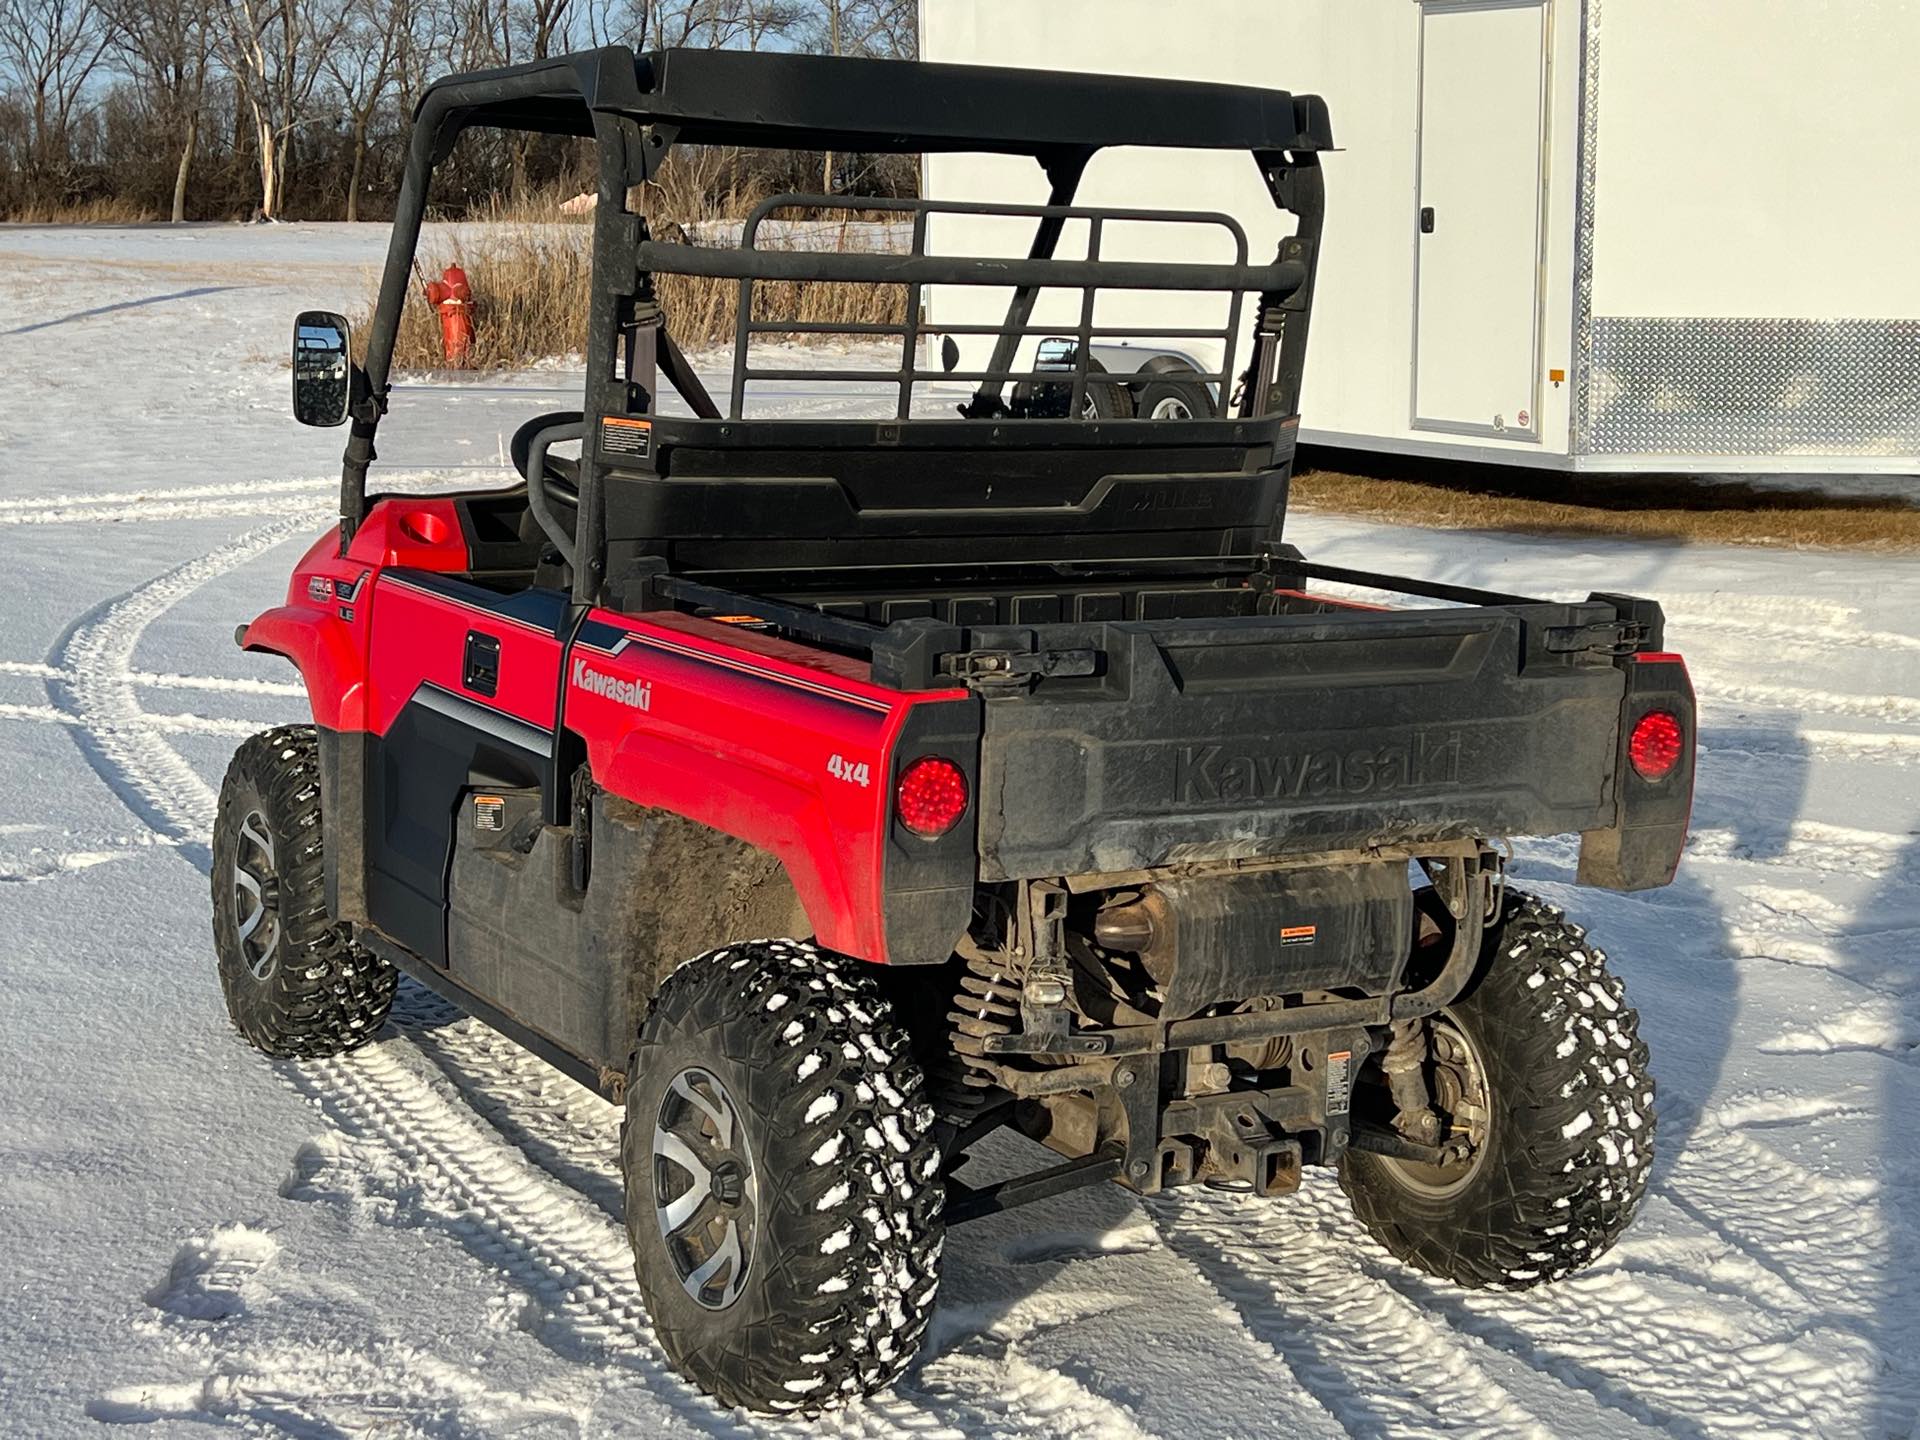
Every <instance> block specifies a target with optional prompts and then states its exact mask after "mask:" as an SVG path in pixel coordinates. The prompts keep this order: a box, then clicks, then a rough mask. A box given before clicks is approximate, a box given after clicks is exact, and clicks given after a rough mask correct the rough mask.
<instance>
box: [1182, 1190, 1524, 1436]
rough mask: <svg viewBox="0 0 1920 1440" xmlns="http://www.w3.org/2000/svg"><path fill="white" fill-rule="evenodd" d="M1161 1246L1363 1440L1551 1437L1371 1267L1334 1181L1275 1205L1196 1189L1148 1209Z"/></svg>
mask: <svg viewBox="0 0 1920 1440" xmlns="http://www.w3.org/2000/svg"><path fill="white" fill-rule="evenodd" d="M1146 1210H1147V1214H1148V1216H1149V1217H1150V1218H1151V1219H1152V1221H1153V1225H1154V1228H1155V1229H1157V1230H1158V1231H1159V1232H1160V1235H1161V1238H1162V1239H1163V1240H1165V1242H1166V1243H1167V1245H1168V1246H1169V1247H1170V1248H1171V1249H1172V1250H1173V1251H1174V1252H1175V1253H1176V1254H1178V1255H1180V1256H1181V1257H1182V1258H1184V1259H1186V1260H1187V1261H1188V1262H1189V1263H1191V1264H1192V1265H1193V1266H1194V1267H1195V1268H1196V1269H1197V1270H1198V1271H1199V1272H1200V1274H1201V1275H1202V1276H1203V1277H1204V1278H1205V1279H1206V1281H1207V1283H1208V1284H1209V1285H1211V1286H1212V1287H1213V1288H1214V1290H1215V1291H1217V1292H1218V1293H1219V1294H1220V1296H1221V1297H1222V1298H1223V1299H1224V1300H1226V1301H1227V1302H1228V1304H1229V1305H1231V1306H1232V1307H1233V1308H1234V1309H1235V1310H1236V1311H1238V1312H1239V1314H1240V1317H1241V1320H1242V1323H1243V1324H1245V1326H1246V1327H1247V1328H1248V1329H1249V1330H1251V1331H1253V1332H1254V1334H1255V1335H1257V1336H1259V1337H1260V1338H1261V1339H1262V1340H1263V1341H1265V1342H1266V1343H1267V1344H1269V1345H1271V1346H1272V1347H1273V1349H1274V1350H1275V1351H1276V1352H1278V1353H1279V1354H1280V1355H1281V1356H1282V1357H1283V1358H1284V1359H1285V1360H1286V1362H1287V1364H1288V1365H1289V1366H1290V1367H1292V1369H1293V1371H1294V1373H1295V1374H1296V1375H1298V1376H1299V1378H1300V1381H1301V1383H1302V1384H1303V1385H1305V1386H1306V1387H1307V1389H1308V1390H1309V1391H1310V1392H1311V1393H1312V1394H1313V1395H1314V1397H1315V1398H1316V1399H1317V1400H1319V1402H1320V1403H1321V1405H1322V1406H1324V1407H1325V1408H1326V1409H1327V1410H1328V1411H1330V1412H1331V1413H1332V1414H1333V1415H1334V1416H1336V1417H1337V1418H1338V1419H1339V1420H1340V1422H1341V1423H1342V1424H1343V1425H1345V1426H1346V1427H1347V1429H1348V1430H1349V1431H1351V1432H1352V1433H1354V1434H1356V1435H1369V1436H1372V1435H1381V1436H1409V1437H1413V1436H1426V1435H1431V1434H1432V1433H1434V1431H1436V1430H1439V1429H1457V1428H1462V1427H1465V1428H1467V1429H1470V1430H1471V1431H1472V1432H1473V1433H1474V1434H1475V1435H1476V1436H1486V1437H1527V1440H1539V1437H1551V1436H1552V1435H1553V1433H1554V1432H1553V1429H1552V1427H1551V1426H1550V1425H1548V1424H1547V1423H1545V1422H1543V1421H1542V1420H1541V1419H1540V1418H1539V1417H1538V1416H1536V1415H1535V1414H1533V1413H1532V1412H1531V1411H1530V1410H1528V1409H1527V1408H1526V1407H1525V1406H1523V1405H1521V1404H1520V1402H1519V1401H1518V1400H1516V1399H1515V1398H1514V1397H1513V1395H1512V1394H1510V1393H1509V1392H1508V1391H1507V1390H1506V1388H1505V1387H1503V1386H1502V1385H1501V1384H1500V1383H1499V1382H1497V1381H1496V1380H1494V1379H1493V1378H1492V1377H1491V1376H1489V1375H1488V1374H1487V1373H1486V1372H1485V1371H1484V1370H1482V1369H1481V1368H1480V1367H1479V1366H1478V1365H1477V1364H1475V1363H1474V1360H1473V1358H1472V1356H1471V1355H1470V1354H1468V1353H1467V1351H1466V1349H1465V1347H1464V1346H1463V1345H1462V1344H1461V1343H1460V1341H1459V1339H1458V1338H1457V1337H1456V1336H1454V1335H1453V1334H1451V1333H1450V1332H1449V1331H1448V1330H1447V1328H1446V1327H1445V1326H1443V1325H1439V1324H1436V1323H1434V1321H1433V1320H1431V1319H1430V1318H1429V1317H1428V1316H1427V1315H1426V1314H1425V1313H1423V1312H1422V1311H1421V1310H1420V1308H1419V1307H1417V1306H1415V1305H1413V1304H1411V1303H1409V1302H1408V1301H1407V1300H1406V1299H1405V1298H1404V1297H1402V1296H1400V1295H1397V1294H1396V1293H1395V1292H1394V1291H1393V1290H1391V1289H1390V1288H1388V1287H1386V1286H1383V1285H1381V1284H1380V1283H1379V1281H1378V1280H1377V1279H1376V1278H1375V1277H1374V1276H1372V1275H1369V1274H1367V1273H1366V1271H1365V1270H1364V1269H1363V1268H1362V1266H1361V1264H1360V1261H1359V1257H1358V1255H1357V1253H1356V1251H1355V1250H1354V1249H1353V1247H1352V1246H1351V1245H1350V1244H1347V1243H1344V1242H1343V1240H1342V1238H1341V1237H1340V1236H1339V1235H1338V1234H1337V1233H1335V1232H1336V1230H1337V1229H1349V1230H1350V1229H1354V1228H1355V1227H1357V1226H1358V1223H1359V1222H1358V1221H1356V1220H1355V1219H1354V1218H1353V1216H1352V1215H1351V1213H1349V1212H1347V1208H1346V1202H1345V1200H1344V1197H1341V1196H1340V1195H1339V1194H1338V1192H1337V1190H1334V1189H1333V1187H1332V1184H1331V1182H1330V1181H1329V1180H1327V1179H1325V1178H1323V1177H1314V1178H1313V1179H1312V1180H1310V1181H1309V1183H1308V1184H1307V1185H1303V1186H1302V1188H1301V1190H1300V1191H1299V1192H1298V1193H1297V1194H1295V1195H1292V1196H1288V1197H1286V1198H1285V1199H1283V1200H1281V1201H1279V1202H1277V1204H1276V1203H1270V1202H1264V1201H1261V1202H1253V1201H1249V1200H1248V1199H1247V1198H1246V1197H1245V1196H1239V1195H1233V1194H1218V1193H1212V1192H1208V1191H1204V1190H1201V1191H1192V1192H1187V1193H1184V1194H1182V1195H1179V1196H1177V1197H1168V1198H1164V1199H1155V1200H1149V1201H1147V1202H1146Z"/></svg>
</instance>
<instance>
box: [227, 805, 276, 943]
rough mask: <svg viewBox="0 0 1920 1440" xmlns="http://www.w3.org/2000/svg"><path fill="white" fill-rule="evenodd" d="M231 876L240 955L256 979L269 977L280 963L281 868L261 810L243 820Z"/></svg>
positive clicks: (254, 811) (251, 813) (248, 814)
mask: <svg viewBox="0 0 1920 1440" xmlns="http://www.w3.org/2000/svg"><path fill="white" fill-rule="evenodd" d="M232 879H233V923H234V928H235V931H236V933H237V935H238V938H239V942H240V958H241V959H242V960H243V961H244V962H245V963H246V967H247V970H248V972H249V973H250V974H251V975H252V976H253V978H254V979H255V980H266V979H268V978H270V977H271V976H272V974H273V972H274V970H275V969H276V968H277V967H278V966H279V963H280V867H279V863H278V860H277V858H276V856H275V853H274V846H273V832H272V831H271V830H270V829H269V828H268V826H267V819H266V816H264V815H263V814H261V813H260V812H259V811H258V810H251V811H249V812H248V813H247V818H246V819H245V820H242V821H241V822H240V838H239V843H238V844H237V845H236V846H235V847H234V854H233V877H232Z"/></svg>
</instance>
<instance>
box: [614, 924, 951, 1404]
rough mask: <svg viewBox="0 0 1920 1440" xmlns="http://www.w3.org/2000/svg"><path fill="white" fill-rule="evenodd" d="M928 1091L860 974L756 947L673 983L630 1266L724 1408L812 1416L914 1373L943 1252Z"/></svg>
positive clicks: (655, 1010)
mask: <svg viewBox="0 0 1920 1440" xmlns="http://www.w3.org/2000/svg"><path fill="white" fill-rule="evenodd" d="M924 1089H925V1080H924V1078H923V1077H922V1075H921V1071H920V1067H919V1065H918V1064H917V1063H916V1062H915V1060H914V1059H913V1055H912V1051H911V1049H910V1047H909V1044H908V1041H907V1037H906V1034H905V1033H904V1032H903V1031H902V1030H901V1029H900V1027H899V1026H898V1025H897V1024H896V1023H895V1022H894V1020H893V1017H892V1012H891V1007H890V1006H889V1005H888V1004H887V1002H886V1000H885V999H883V998H882V997H881V995H880V993H879V991H878V989H877V988H876V987H875V985H874V981H873V977H872V976H871V975H869V974H867V973H866V972H865V970H864V969H863V967H862V966H861V964H860V962H858V961H854V960H846V959H842V958H841V957H839V956H836V955H833V954H831V953H829V952H827V951H823V950H820V949H818V948H817V947H815V946H813V945H810V944H806V943H803V942H800V941H794V940H755V941H749V942H745V943H742V944H737V945H730V946H727V947H725V948H723V949H720V950H714V951H711V952H709V953H708V954H705V955H702V956H699V957H698V958H696V959H693V960H690V961H688V962H687V963H686V964H685V965H682V966H681V967H680V968H679V969H678V970H676V971H674V972H673V974H672V975H670V976H669V977H668V978H667V980H666V981H665V983H664V984H662V986H661V987H660V990H659V993H658V994H657V995H656V996H655V997H654V1000H653V1004H652V1006H651V1008H650V1009H649V1011H648V1014H647V1017H646V1019H645V1021H644V1022H643V1023H642V1025H641V1027H640V1043H639V1046H638V1048H637V1050H636V1051H635V1053H634V1057H633V1062H632V1065H631V1067H630V1069H629V1071H628V1080H627V1092H626V1124H625V1129H624V1133H623V1136H622V1141H621V1163H622V1168H623V1170H624V1171H625V1175H626V1187H627V1204H626V1210H627V1234H628V1237H629V1239H630V1240H631V1241H632V1244H633V1255H634V1270H635V1273H636V1274H637V1276H638V1277H639V1281H640V1290H641V1294H642V1297H643V1298H644V1300H645V1301H646V1306H647V1313H648V1315H649V1316H651V1317H652V1320H653V1325H654V1331H655V1333H656V1334H657V1335H658V1337H659V1339H660V1343H661V1345H662V1346H663V1347H664V1348H665V1350H666V1352H667V1355H668V1357H669V1358H670V1359H671V1360H672V1361H673V1363H674V1365H675V1366H676V1367H677V1368H678V1369H679V1370H680V1371H681V1373H682V1374H684V1375H686V1376H687V1377H688V1378H689V1379H690V1380H692V1381H693V1382H694V1383H695V1384H697V1385H699V1386H700V1387H701V1388H702V1389H704V1390H706V1391H707V1392H708V1393H710V1394H712V1395H713V1396H715V1397H716V1398H717V1399H719V1400H720V1401H721V1402H722V1403H723V1404H727V1405H742V1406H745V1407H747V1408H748V1409H751V1410H761V1411H783V1412H789V1413H791V1412H799V1413H804V1414H818V1413H819V1412H821V1411H823V1410H828V1409H832V1408H834V1407H836V1406H838V1405H842V1404H844V1403H846V1402H847V1401H848V1400H851V1399H853V1398H854V1397H856V1396H861V1395H868V1394H872V1393H873V1392H874V1391H876V1390H879V1389H881V1388H883V1387H884V1386H886V1385H888V1384H890V1383H891V1382H892V1381H893V1380H894V1379H895V1378H896V1377H897V1376H898V1375H899V1374H900V1372H901V1371H902V1370H904V1369H905V1368H906V1365H907V1362H908V1361H909V1360H910V1359H912V1357H913V1355H914V1353H915V1351H916V1350H917V1349H918V1348H919V1344H920V1339H921V1336H922V1334H923V1333H924V1332H925V1330H926V1326H927V1320H928V1318H929V1316H930V1314H931V1313H932V1308H933V1297H934V1291H935V1289H936V1287H937V1285H938V1263H939V1256H940V1246H941V1241H942V1235H943V1232H942V1225H941V1219H940V1208H941V1202H942V1187H941V1183H940V1175H939V1170H940V1152H939V1149H938V1147H937V1146H936V1145H935V1143H934V1140H933V1136H932V1130H933V1118H934V1117H933V1108H932V1107H931V1106H930V1105H928V1104H927V1103H926V1101H925V1099H924V1097H923V1093H922V1092H923V1091H924Z"/></svg>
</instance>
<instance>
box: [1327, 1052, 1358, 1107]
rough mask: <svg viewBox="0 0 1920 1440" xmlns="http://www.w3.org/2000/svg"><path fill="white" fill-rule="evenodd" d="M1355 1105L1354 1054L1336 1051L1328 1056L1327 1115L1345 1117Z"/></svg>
mask: <svg viewBox="0 0 1920 1440" xmlns="http://www.w3.org/2000/svg"><path fill="white" fill-rule="evenodd" d="M1352 1103H1353V1052H1352V1051H1351V1050H1335V1051H1333V1052H1332V1053H1330V1054H1329V1055H1328V1056H1327V1114H1328V1115H1329V1116H1332V1115H1344V1114H1346V1113H1347V1108H1348V1107H1349V1106H1350V1105H1351V1104H1352Z"/></svg>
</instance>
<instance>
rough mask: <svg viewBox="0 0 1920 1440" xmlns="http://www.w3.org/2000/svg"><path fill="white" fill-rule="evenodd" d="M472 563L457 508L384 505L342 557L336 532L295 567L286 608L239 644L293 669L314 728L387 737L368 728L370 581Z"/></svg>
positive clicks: (421, 502) (425, 502)
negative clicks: (383, 573)
mask: <svg viewBox="0 0 1920 1440" xmlns="http://www.w3.org/2000/svg"><path fill="white" fill-rule="evenodd" d="M467 564H468V559H467V547H466V541H465V540H464V539H463V538H462V537H461V531H460V517H459V513H458V512H457V511H456V510H455V509H454V506H453V502H452V501H450V500H442V499H418V500H413V499H407V500H384V501H382V502H381V503H380V504H378V505H376V506H375V507H374V508H373V510H372V512H371V513H370V514H368V516H367V518H366V522H365V523H364V524H363V525H361V527H360V529H359V530H358V532H356V533H355V535H354V537H353V544H352V545H351V546H349V547H348V550H347V553H346V554H345V555H342V554H341V553H340V527H339V526H337V525H335V526H333V527H332V528H330V529H329V530H328V531H327V532H326V533H325V534H324V535H322V536H321V537H320V538H319V539H318V540H316V541H314V543H313V545H312V547H311V548H309V549H308V551H307V553H306V554H305V555H303V556H301V557H300V562H299V563H298V564H297V565H295V566H294V568H293V578H292V580H290V581H289V582H288V584H287V601H286V604H284V605H280V606H277V607H275V608H274V609H272V610H269V611H267V612H266V613H265V614H264V615H261V616H260V617H259V618H258V619H256V620H255V621H254V622H253V623H252V624H251V625H249V626H248V627H247V629H246V633H245V634H244V636H242V638H241V644H242V645H243V646H244V647H245V648H246V649H248V650H259V651H265V652H267V653H270V654H274V655H284V656H286V658H287V659H289V660H291V661H292V662H293V664H294V666H295V668H296V669H298V670H299V672H300V678H301V679H302V680H303V681H305V682H306V686H307V697H308V700H309V701H310V703H311V704H312V706H313V718H314V723H315V724H318V725H324V726H326V727H327V728H328V729H330V730H370V729H371V730H376V731H383V730H384V728H385V727H384V726H375V725H374V724H372V723H371V722H370V713H371V712H370V709H369V693H368V684H367V681H368V669H369V664H370V656H371V648H370V646H369V644H368V637H369V635H370V633H371V624H370V622H371V607H370V602H371V600H372V598H373V597H372V591H371V588H370V586H371V582H372V581H373V579H374V578H375V577H376V575H377V573H378V572H379V571H380V570H382V569H384V568H386V567H388V566H396V565H405V566H409V567H411V568H414V569H419V570H437V571H441V572H448V573H450V572H453V571H458V570H464V569H465V568H466V567H467ZM409 693H411V692H409ZM404 699H405V697H402V703H404Z"/></svg>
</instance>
